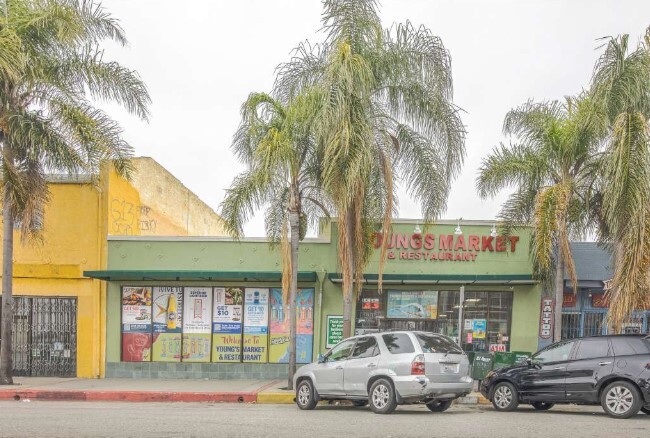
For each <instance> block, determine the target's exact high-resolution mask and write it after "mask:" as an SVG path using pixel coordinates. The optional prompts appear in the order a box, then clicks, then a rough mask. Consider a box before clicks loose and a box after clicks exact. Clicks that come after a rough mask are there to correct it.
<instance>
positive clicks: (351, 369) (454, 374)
mask: <svg viewBox="0 0 650 438" xmlns="http://www.w3.org/2000/svg"><path fill="white" fill-rule="evenodd" d="M468 370H469V361H468V360H467V356H466V355H465V353H464V352H463V350H462V349H461V348H460V347H459V346H458V345H457V344H456V343H455V342H454V341H452V340H451V339H450V338H448V337H446V336H443V335H439V334H434V333H426V332H385V333H373V334H366V335H362V336H355V337H353V338H349V339H345V340H344V341H342V342H340V343H339V344H337V345H336V346H335V347H334V348H332V349H331V350H330V351H329V352H327V354H326V355H325V356H319V358H318V362H317V363H311V364H309V365H305V366H303V367H302V368H300V369H299V370H298V372H297V373H296V375H295V376H294V388H296V403H297V405H298V407H299V408H300V409H314V408H315V407H316V404H317V403H318V401H319V400H351V401H352V402H353V403H354V404H355V405H356V406H365V405H366V404H368V403H369V404H370V408H371V409H372V410H373V411H374V412H376V413H378V414H389V413H391V412H393V411H394V410H395V408H396V407H397V405H398V404H411V403H424V404H426V406H427V407H428V408H429V409H430V410H431V411H433V412H442V411H445V410H447V409H449V406H451V402H452V401H453V400H454V399H456V398H458V397H462V396H465V395H467V394H469V393H470V392H471V390H472V385H473V380H472V378H471V377H470V376H469V375H468Z"/></svg>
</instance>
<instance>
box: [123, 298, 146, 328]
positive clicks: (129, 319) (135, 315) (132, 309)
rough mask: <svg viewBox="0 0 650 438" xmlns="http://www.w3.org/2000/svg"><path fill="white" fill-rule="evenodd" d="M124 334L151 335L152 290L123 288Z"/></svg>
mask: <svg viewBox="0 0 650 438" xmlns="http://www.w3.org/2000/svg"><path fill="white" fill-rule="evenodd" d="M122 332H123V333H151V288H150V287H124V288H122Z"/></svg>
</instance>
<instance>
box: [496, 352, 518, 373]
mask: <svg viewBox="0 0 650 438" xmlns="http://www.w3.org/2000/svg"><path fill="white" fill-rule="evenodd" d="M514 364H515V354H514V353H505V352H502V351H497V352H495V353H494V365H493V366H492V368H493V369H495V370H498V369H499V368H505V367H509V366H512V365H514Z"/></svg>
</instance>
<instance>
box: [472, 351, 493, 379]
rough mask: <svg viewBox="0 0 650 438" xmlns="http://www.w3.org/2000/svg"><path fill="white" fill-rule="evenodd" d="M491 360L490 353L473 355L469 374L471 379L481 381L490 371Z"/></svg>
mask: <svg viewBox="0 0 650 438" xmlns="http://www.w3.org/2000/svg"><path fill="white" fill-rule="evenodd" d="M493 360H494V358H493V356H492V353H474V360H473V361H472V372H471V375H472V378H473V379H476V380H483V379H484V378H485V376H486V375H487V373H489V372H490V371H491V370H492V363H493Z"/></svg>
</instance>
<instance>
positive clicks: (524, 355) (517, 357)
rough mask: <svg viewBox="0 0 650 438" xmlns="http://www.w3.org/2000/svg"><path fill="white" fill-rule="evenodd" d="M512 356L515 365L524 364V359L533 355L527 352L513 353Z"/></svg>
mask: <svg viewBox="0 0 650 438" xmlns="http://www.w3.org/2000/svg"><path fill="white" fill-rule="evenodd" d="M512 354H514V355H515V365H518V364H522V363H525V362H526V359H528V358H530V357H531V356H532V355H533V353H531V352H529V351H513V352H512Z"/></svg>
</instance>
